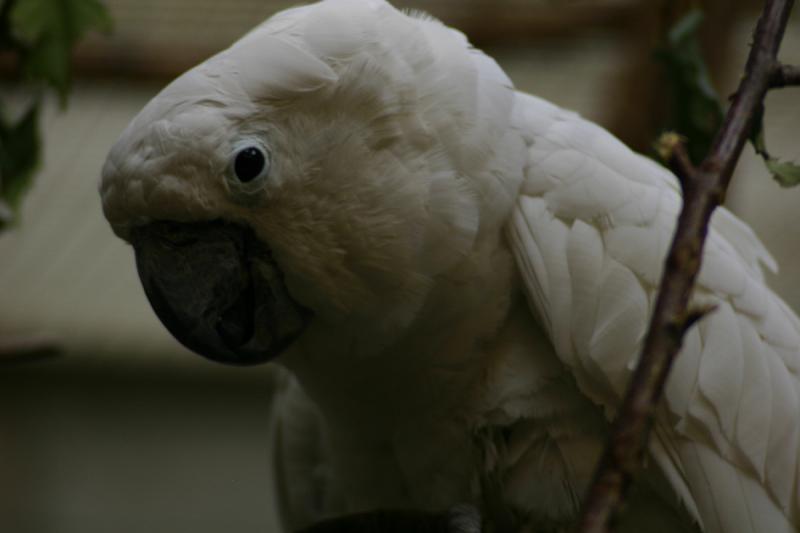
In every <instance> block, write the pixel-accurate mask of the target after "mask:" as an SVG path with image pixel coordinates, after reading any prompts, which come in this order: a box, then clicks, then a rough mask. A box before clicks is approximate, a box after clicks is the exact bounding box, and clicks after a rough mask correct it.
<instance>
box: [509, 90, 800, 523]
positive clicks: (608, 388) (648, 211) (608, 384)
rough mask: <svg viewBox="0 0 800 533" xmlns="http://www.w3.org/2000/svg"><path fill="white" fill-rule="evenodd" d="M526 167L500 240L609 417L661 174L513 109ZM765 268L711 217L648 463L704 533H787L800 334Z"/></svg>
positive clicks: (570, 122) (539, 111) (589, 134)
mask: <svg viewBox="0 0 800 533" xmlns="http://www.w3.org/2000/svg"><path fill="white" fill-rule="evenodd" d="M516 111H517V116H518V117H519V123H518V128H519V129H520V131H521V132H522V135H523V137H524V138H525V141H526V144H527V146H528V151H529V152H528V153H529V160H528V167H527V170H526V178H525V182H524V184H523V186H522V195H521V196H520V198H519V200H518V203H517V205H516V208H515V212H514V214H513V216H512V218H511V221H510V223H509V226H508V235H509V239H510V241H511V243H512V247H513V248H514V250H515V254H516V257H517V260H518V264H519V266H520V271H521V273H522V277H523V279H524V283H525V286H526V289H527V293H528V296H529V299H530V301H531V304H532V306H533V308H534V310H535V312H536V314H538V315H539V316H541V319H542V322H543V323H544V325H545V328H546V330H547V331H548V333H549V335H550V337H551V339H552V341H553V344H554V346H555V348H556V351H557V353H558V355H559V357H560V358H561V359H562V360H563V361H564V362H565V363H566V364H567V365H568V366H569V367H570V368H571V369H572V371H573V373H574V374H575V377H576V380H577V382H578V384H579V386H580V387H581V389H582V390H583V391H584V393H586V394H587V395H589V396H590V397H591V398H593V399H594V400H595V401H597V402H598V403H600V404H602V405H603V406H604V407H605V408H606V411H607V413H609V414H612V413H613V412H614V410H615V409H616V406H617V405H618V402H619V401H620V399H621V396H622V394H623V393H624V389H625V386H626V384H627V381H628V378H629V377H630V374H631V370H632V368H633V366H634V365H635V361H636V357H637V356H638V353H639V350H640V348H641V344H642V339H643V336H644V333H645V331H646V328H647V323H648V320H649V317H650V313H651V311H652V306H653V300H654V297H655V293H656V289H657V284H658V282H659V279H660V276H661V273H662V270H663V260H664V257H665V255H666V251H667V249H668V246H669V243H670V240H671V236H672V232H673V229H674V225H675V220H676V217H677V214H678V212H679V210H680V206H681V199H680V192H679V187H678V185H677V182H676V180H675V178H674V176H673V175H672V174H670V173H669V172H668V171H666V170H665V169H663V168H661V167H660V166H658V165H656V164H655V163H653V162H652V161H649V160H647V159H645V158H643V157H641V156H639V155H636V154H634V153H633V152H631V151H630V150H629V149H628V148H627V147H625V146H624V145H623V144H622V143H620V142H619V141H618V140H616V139H615V138H614V137H613V136H612V135H610V134H609V133H607V132H606V131H604V130H602V129H601V128H599V127H598V126H596V125H594V124H591V123H589V122H587V121H584V120H582V119H581V118H580V117H578V116H577V115H575V114H572V113H569V112H566V111H563V110H561V109H559V108H557V107H556V106H553V105H552V104H549V103H547V102H544V101H542V100H539V99H537V98H534V97H531V96H527V95H519V97H518V102H517V110H516ZM762 265H766V266H767V267H769V268H774V267H775V264H774V260H773V259H772V257H770V256H769V254H768V253H767V252H766V250H765V249H764V248H763V246H762V245H761V244H760V242H759V241H758V239H757V238H756V237H755V235H754V234H753V233H752V231H751V230H750V229H749V228H748V227H747V226H746V225H745V224H743V223H742V222H741V221H739V220H738V219H737V218H736V217H735V216H734V215H732V214H731V213H730V212H728V211H726V210H725V209H719V210H718V212H717V213H716V214H715V216H714V218H713V220H712V228H711V231H710V232H709V237H708V241H707V245H706V250H705V255H704V262H703V267H702V269H701V272H700V275H699V278H698V287H697V289H696V293H695V296H694V300H695V301H696V302H700V301H702V302H708V303H713V304H714V305H716V306H717V310H716V311H715V312H714V313H712V314H711V315H710V316H708V317H707V318H705V319H704V320H703V321H702V322H701V323H700V324H699V326H698V327H696V328H694V329H693V330H691V331H690V332H689V334H688V335H687V337H686V340H685V343H684V347H683V349H682V351H681V354H680V355H679V357H678V359H677V361H676V363H675V367H674V371H673V374H672V376H671V378H670V380H669V382H668V384H667V388H666V393H665V396H666V398H665V408H664V410H663V414H662V415H661V416H660V418H659V421H658V428H659V429H658V430H657V434H659V435H660V438H659V439H657V441H655V442H656V443H657V444H654V445H653V448H652V452H653V454H654V455H655V456H656V458H657V460H658V462H659V464H660V465H661V467H662V469H663V470H664V471H665V474H666V475H667V477H668V478H670V479H671V480H672V484H673V486H674V487H675V490H676V492H678V493H679V494H680V495H681V496H682V497H683V499H684V501H685V503H686V505H687V507H688V508H689V509H690V510H695V509H696V513H697V518H698V520H699V522H700V523H701V524H703V525H704V526H705V527H706V530H707V531H726V532H739V531H741V532H744V531H796V529H795V528H796V526H793V525H792V524H798V523H800V522H798V520H799V519H800V515H799V514H798V468H800V461H798V458H799V457H800V403H799V402H800V380H799V376H798V370H799V368H798V362H799V361H800V327H798V320H797V317H796V316H795V315H794V313H792V311H791V310H789V309H788V307H787V306H786V305H785V304H784V303H783V302H782V301H781V300H780V299H779V298H778V297H777V296H776V295H775V294H773V293H772V292H771V291H770V290H769V289H768V288H767V287H766V286H765V285H764V282H763V276H762V272H761V266H762Z"/></svg>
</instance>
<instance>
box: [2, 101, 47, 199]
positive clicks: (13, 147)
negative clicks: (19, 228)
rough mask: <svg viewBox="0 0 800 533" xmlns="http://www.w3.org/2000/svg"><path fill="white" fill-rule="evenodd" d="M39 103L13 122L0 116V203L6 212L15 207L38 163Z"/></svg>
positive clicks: (39, 149)
mask: <svg viewBox="0 0 800 533" xmlns="http://www.w3.org/2000/svg"><path fill="white" fill-rule="evenodd" d="M40 153H41V141H40V139H39V104H38V103H36V104H33V105H31V107H30V108H29V109H28V111H27V112H26V113H25V114H24V115H23V116H22V117H21V118H20V119H19V120H18V121H17V122H15V123H9V122H8V121H7V120H6V119H5V117H0V200H2V201H4V203H5V205H6V209H8V208H11V209H14V208H16V207H17V206H18V205H19V201H20V199H21V198H22V194H23V193H24V192H25V190H26V189H27V188H28V187H29V186H30V184H31V178H32V177H33V172H34V170H36V167H37V165H38V162H39V156H40Z"/></svg>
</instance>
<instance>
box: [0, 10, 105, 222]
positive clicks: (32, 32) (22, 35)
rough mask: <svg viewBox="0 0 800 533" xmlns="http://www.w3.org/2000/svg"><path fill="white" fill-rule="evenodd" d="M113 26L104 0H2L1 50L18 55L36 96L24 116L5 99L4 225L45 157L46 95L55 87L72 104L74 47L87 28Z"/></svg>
mask: <svg viewBox="0 0 800 533" xmlns="http://www.w3.org/2000/svg"><path fill="white" fill-rule="evenodd" d="M110 28H111V19H110V18H109V16H108V12H107V11H106V9H105V7H103V5H102V4H101V3H100V2H99V1H98V0H0V53H3V55H5V56H10V57H13V58H14V60H15V63H16V67H17V79H16V84H17V85H20V86H23V87H24V88H25V89H26V91H29V95H30V98H29V102H28V104H27V109H26V110H25V111H24V112H23V113H22V114H21V116H9V114H8V113H7V110H6V107H7V106H6V105H5V102H0V229H1V228H3V227H5V226H6V225H7V224H9V223H10V222H12V221H13V220H14V212H15V210H16V208H17V207H18V205H19V202H20V199H21V198H22V195H23V193H24V191H25V190H26V189H27V188H28V186H29V185H30V183H31V178H32V177H33V174H34V171H35V170H36V167H37V164H38V162H39V158H40V155H41V140H40V135H39V115H40V113H39V110H40V108H41V105H42V99H43V97H44V95H45V94H46V92H47V91H48V90H52V91H55V93H56V94H57V95H58V97H59V100H60V102H61V105H62V106H64V105H66V102H67V95H68V94H69V90H70V57H71V52H72V48H73V47H74V46H75V44H76V43H77V42H78V41H79V40H80V39H81V38H82V37H83V36H84V35H85V34H86V32H88V31H90V30H93V29H94V30H101V31H109V30H110Z"/></svg>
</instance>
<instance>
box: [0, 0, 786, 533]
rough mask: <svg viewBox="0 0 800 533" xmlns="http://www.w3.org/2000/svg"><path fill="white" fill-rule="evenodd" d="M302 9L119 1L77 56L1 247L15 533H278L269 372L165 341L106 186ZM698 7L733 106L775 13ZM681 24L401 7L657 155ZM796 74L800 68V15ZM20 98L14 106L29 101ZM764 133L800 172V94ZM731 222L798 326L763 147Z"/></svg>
mask: <svg viewBox="0 0 800 533" xmlns="http://www.w3.org/2000/svg"><path fill="white" fill-rule="evenodd" d="M22 1H27V0H22ZM296 3H297V2H285V1H279V0H228V1H226V2H218V1H214V0H107V1H106V2H104V4H105V5H106V7H107V9H108V11H109V12H110V15H111V17H112V19H113V23H114V29H113V32H112V33H110V34H108V35H98V34H92V35H90V36H89V37H88V38H87V39H85V40H84V41H83V42H82V43H81V44H80V46H79V47H78V48H77V50H76V51H75V54H74V57H73V67H74V72H75V81H74V84H73V91H72V94H71V96H70V99H69V105H68V107H67V108H66V109H61V108H60V106H59V105H58V102H57V99H56V98H53V99H52V100H49V101H47V105H46V107H45V110H44V114H43V116H42V117H41V121H42V122H41V128H42V133H43V143H44V144H43V146H44V152H43V160H42V164H41V166H40V167H39V171H38V173H37V175H36V178H35V181H34V184H33V187H32V188H31V190H30V191H29V193H28V194H27V195H26V197H25V199H24V201H23V203H22V205H21V210H20V213H19V219H18V221H17V223H16V224H15V225H14V226H13V227H12V228H11V229H8V230H6V231H4V232H2V233H0V531H3V532H8V533H70V532H75V533H77V532H80V533H93V532H98V533H99V532H108V531H115V532H118V533H129V532H130V533H133V532H144V531H147V532H153V531H155V532H159V531H164V532H166V531H169V532H174V533H180V532H183V531H191V532H192V533H206V532H208V533H211V532H219V531H231V532H236V533H249V532H262V533H263V532H265V531H266V532H268V531H275V530H276V525H275V521H274V520H275V518H274V516H273V514H272V513H271V507H270V506H271V497H272V495H271V494H270V493H269V484H268V482H267V480H268V479H269V477H270V475H271V473H270V469H271V467H270V464H269V449H268V441H269V439H268V417H269V405H270V391H271V388H272V383H273V379H274V375H273V370H272V369H271V368H269V367H268V366H267V367H261V368H248V369H231V368H225V367H222V366H218V365H215V364H212V363H208V362H206V361H204V360H201V359H200V358H198V357H196V356H194V355H191V354H189V353H188V352H187V351H186V350H184V349H183V348H181V347H180V346H179V345H178V344H177V343H176V342H175V341H173V340H172V339H171V338H170V337H169V336H168V335H167V334H166V332H165V331H164V329H163V328H162V327H161V325H160V324H159V323H158V322H157V320H156V318H155V316H154V315H153V313H152V312H151V311H150V309H149V306H148V304H147V302H146V300H145V298H144V295H143V293H142V291H141V288H140V286H139V281H138V278H137V277H136V273H135V266H134V261H133V255H132V251H131V249H130V248H129V247H127V246H125V245H124V244H123V243H121V242H120V241H119V240H118V239H116V238H115V237H114V236H113V235H112V233H111V231H110V229H109V228H108V226H107V224H106V222H105V220H104V219H103V216H102V212H101V209H100V203H99V198H98V195H97V181H98V177H99V173H100V168H101V165H102V162H103V160H104V157H105V154H106V152H107V151H108V149H109V148H110V146H111V144H112V143H113V142H114V140H115V139H116V138H117V136H118V135H119V133H120V132H121V130H122V129H123V127H124V126H125V125H126V124H127V122H128V121H129V120H130V119H131V118H132V117H133V116H134V115H135V114H136V112H137V111H138V110H139V109H140V108H141V107H142V106H143V105H144V104H145V103H146V102H147V101H148V100H149V99H150V98H151V97H152V96H153V95H155V93H156V92H157V91H158V90H159V89H160V88H161V87H162V86H163V85H164V84H165V83H166V82H167V81H169V80H170V79H171V78H173V77H174V76H176V75H177V74H179V73H180V72H182V71H183V70H185V69H187V68H189V67H191V66H193V65H194V64H196V63H198V62H200V61H202V60H203V59H204V58H206V57H208V56H209V55H211V54H213V53H214V52H217V51H219V50H221V49H223V48H224V47H226V46H227V45H229V44H230V43H231V42H233V41H234V40H236V38H238V37H239V36H240V35H242V34H243V33H244V32H245V31H247V30H248V29H249V28H251V27H252V26H254V25H256V24H257V23H258V22H260V21H261V20H262V19H264V18H266V17H267V16H269V15H270V14H272V13H274V12H276V11H278V10H280V9H282V8H285V7H288V6H290V5H294V4H296ZM684 3H689V2H684ZM699 3H700V4H702V5H703V7H704V9H705V11H706V20H707V22H706V24H705V25H704V26H703V30H702V42H703V50H704V54H705V56H706V58H707V60H708V63H709V66H710V69H711V76H712V79H713V81H714V85H715V86H716V88H717V89H718V90H719V92H720V94H721V95H723V96H725V95H727V94H729V93H730V92H731V91H732V89H733V88H734V87H735V84H736V83H737V82H738V80H739V76H740V73H741V69H742V66H743V62H744V59H745V56H746V53H747V46H748V44H749V42H750V34H751V31H752V28H753V27H754V24H755V17H756V16H757V13H758V10H759V8H760V5H759V2H755V1H753V2H749V1H737V2H733V1H719V0H709V1H707V2H699ZM1 4H2V3H0V5H1ZM677 4H681V2H680V1H678V2H675V1H672V2H670V1H666V2H656V1H653V0H572V1H570V0H538V1H536V0H431V1H422V0H420V1H397V2H395V5H397V6H398V7H409V8H414V9H422V10H425V11H428V12H429V13H431V14H433V15H434V16H436V17H439V18H440V19H442V20H443V21H444V22H445V23H447V24H449V25H453V26H455V27H457V28H459V29H461V30H462V31H464V32H465V33H466V34H467V35H468V37H469V38H470V39H471V40H472V42H473V43H474V44H475V45H476V46H478V47H480V48H483V49H485V50H486V51H487V52H488V53H489V54H490V55H492V56H493V57H495V58H496V59H497V60H498V62H499V63H500V64H501V66H502V67H504V68H505V69H506V71H507V72H508V74H509V75H510V77H511V78H512V79H513V80H514V82H515V84H516V85H517V87H518V88H520V89H522V90H525V91H529V92H532V93H535V94H537V95H540V96H543V97H545V98H548V99H550V100H552V101H554V102H556V103H557V104H559V105H561V106H565V107H568V108H572V109H575V110H577V111H579V112H580V113H581V114H583V115H584V116H586V117H588V118H589V119H591V120H594V121H596V122H599V123H600V124H602V125H603V126H605V127H607V128H609V129H610V130H611V131H613V132H614V133H615V134H617V135H618V136H620V137H621V138H622V139H623V140H624V141H625V142H627V143H629V144H631V145H632V146H634V147H635V148H637V149H638V150H640V151H644V152H650V151H651V146H652V142H653V140H654V139H655V138H656V137H657V135H658V132H659V128H660V127H661V125H662V124H663V120H664V113H665V107H666V106H665V104H664V83H665V80H664V74H663V70H662V68H661V67H660V66H659V64H658V63H656V62H655V61H654V59H653V50H654V48H655V47H656V46H657V45H658V43H659V40H660V36H661V35H663V34H664V29H665V25H666V24H668V23H669V22H670V17H671V16H672V15H671V14H670V10H671V9H675V6H676V5H677ZM782 56H783V59H784V60H785V61H786V62H789V63H794V64H798V63H800V14H798V13H795V15H794V18H793V22H791V23H790V26H789V30H788V32H787V35H786V39H785V41H784V46H783V52H782ZM0 59H2V58H0ZM0 72H3V73H4V74H3V75H4V76H5V77H6V79H8V78H9V77H10V69H9V68H4V69H0ZM5 86H6V89H5V94H6V95H7V96H8V97H9V98H11V99H12V101H18V102H24V101H25V98H26V95H25V94H23V93H20V91H19V90H18V89H11V88H10V87H11V86H10V85H9V84H8V81H6V82H5ZM20 109H21V104H20ZM10 111H11V113H10V114H12V115H13V114H14V113H15V112H17V113H19V112H21V111H15V110H14V108H12V109H11V110H10ZM766 125H767V130H766V131H767V140H768V145H769V147H770V149H771V151H772V152H773V153H775V154H778V155H780V156H782V157H783V158H786V159H795V160H796V159H798V158H800V93H798V92H797V90H794V92H792V90H790V89H785V90H780V91H773V92H772V93H770V96H769V98H768V101H767V115H766ZM728 205H729V207H731V208H732V209H734V210H735V211H736V212H737V213H739V214H740V215H741V216H742V217H743V218H744V219H745V220H746V221H747V222H749V223H750V224H751V225H752V226H753V227H754V228H755V229H756V231H757V232H758V233H759V234H760V236H761V237H762V239H763V240H764V241H765V243H766V244H767V246H768V247H769V248H770V249H771V251H772V252H773V253H774V255H775V256H776V258H777V259H778V261H779V263H780V264H781V267H782V270H781V273H780V274H778V275H777V276H772V280H771V281H772V284H773V286H774V287H775V288H776V289H777V290H778V292H780V293H781V294H782V295H783V296H784V297H785V298H786V299H787V300H788V301H789V303H790V304H791V305H792V306H793V307H794V308H795V309H796V310H798V309H800V283H798V281H797V279H798V277H799V276H800V257H798V255H797V254H796V252H797V251H798V248H797V244H798V242H799V241H798V237H800V190H787V189H781V188H779V187H778V186H777V185H776V184H775V183H774V182H773V181H772V180H771V178H770V177H769V176H768V174H767V172H766V170H765V169H764V166H763V164H762V162H761V161H760V160H758V159H757V158H756V157H755V156H754V155H753V152H752V149H751V148H750V147H748V148H746V150H745V156H744V158H743V159H742V162H741V164H740V167H739V171H738V173H737V177H736V179H735V184H734V187H733V189H732V191H731V193H730V195H729V198H728ZM10 354H15V356H14V357H11V356H10ZM19 354H27V356H24V357H20V356H19Z"/></svg>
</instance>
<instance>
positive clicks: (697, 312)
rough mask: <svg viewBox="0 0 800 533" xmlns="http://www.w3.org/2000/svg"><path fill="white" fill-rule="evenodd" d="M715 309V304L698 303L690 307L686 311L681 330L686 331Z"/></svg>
mask: <svg viewBox="0 0 800 533" xmlns="http://www.w3.org/2000/svg"><path fill="white" fill-rule="evenodd" d="M716 310H717V306H716V305H713V304H707V305H698V306H695V307H690V308H689V310H688V311H687V312H686V320H684V322H683V332H684V333H686V332H687V331H689V329H691V327H692V326H694V325H695V324H697V322H699V321H700V320H701V319H702V318H703V317H705V316H706V315H708V314H710V313H713V312H714V311H716Z"/></svg>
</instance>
